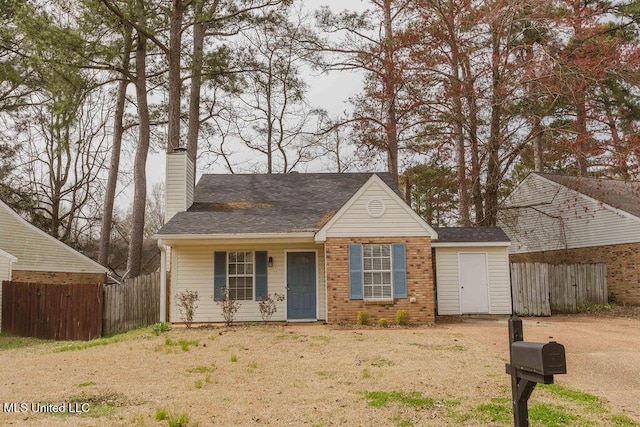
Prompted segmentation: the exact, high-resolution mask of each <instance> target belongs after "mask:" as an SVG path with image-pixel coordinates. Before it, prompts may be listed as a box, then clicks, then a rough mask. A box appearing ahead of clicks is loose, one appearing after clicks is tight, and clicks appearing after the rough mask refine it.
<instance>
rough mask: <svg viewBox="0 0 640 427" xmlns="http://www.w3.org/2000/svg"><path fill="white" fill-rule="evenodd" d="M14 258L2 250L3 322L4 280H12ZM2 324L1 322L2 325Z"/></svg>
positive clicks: (0, 319)
mask: <svg viewBox="0 0 640 427" xmlns="http://www.w3.org/2000/svg"><path fill="white" fill-rule="evenodd" d="M12 263H13V259H12V258H10V256H9V255H8V254H5V253H4V252H3V251H0V322H2V281H3V280H11V264H12ZM1 326H2V325H1V324H0V327H1Z"/></svg>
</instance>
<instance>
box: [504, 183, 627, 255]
mask: <svg viewBox="0 0 640 427" xmlns="http://www.w3.org/2000/svg"><path fill="white" fill-rule="evenodd" d="M505 206H507V207H511V208H510V209H504V210H503V211H502V212H501V213H500V218H499V225H500V226H501V227H502V228H503V229H504V231H505V232H506V233H507V235H508V236H509V237H510V238H511V248H510V252H513V253H523V252H538V251H542V250H557V249H567V248H583V247H593V246H603V245H615V244H622V243H635V242H640V221H639V220H638V219H636V218H634V217H630V216H629V215H627V214H623V213H621V212H618V211H616V210H614V209H611V208H609V207H606V206H604V205H602V204H601V203H599V202H597V201H595V200H593V199H591V198H588V197H586V196H584V195H582V194H580V193H578V192H576V191H573V190H570V189H568V188H566V187H564V186H561V185H558V184H556V183H553V182H551V181H549V180H547V179H545V178H543V177H540V176H538V175H535V174H531V175H529V176H528V177H527V178H526V179H525V180H524V181H523V182H522V183H521V184H520V185H519V186H518V188H516V190H514V192H513V193H512V194H511V195H510V196H509V197H508V198H507V199H506V201H505Z"/></svg>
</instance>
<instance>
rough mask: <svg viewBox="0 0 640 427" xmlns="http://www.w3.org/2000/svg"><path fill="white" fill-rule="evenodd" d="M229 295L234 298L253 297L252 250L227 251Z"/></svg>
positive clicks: (247, 298) (249, 298)
mask: <svg viewBox="0 0 640 427" xmlns="http://www.w3.org/2000/svg"><path fill="white" fill-rule="evenodd" d="M228 265H229V270H228V273H229V296H230V297H231V298H232V299H235V300H252V299H253V271H254V268H253V267H254V263H253V252H229V263H228Z"/></svg>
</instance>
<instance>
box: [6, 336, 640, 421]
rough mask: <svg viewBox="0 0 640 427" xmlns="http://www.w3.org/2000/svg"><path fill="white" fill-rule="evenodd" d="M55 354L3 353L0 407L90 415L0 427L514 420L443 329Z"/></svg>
mask: <svg viewBox="0 0 640 427" xmlns="http://www.w3.org/2000/svg"><path fill="white" fill-rule="evenodd" d="M505 333H506V332H505ZM525 333H526V331H525ZM60 346H61V344H59V343H48V344H46V345H42V344H39V345H37V346H35V347H26V348H19V349H13V350H4V351H3V352H2V353H0V376H1V378H2V387H1V388H0V400H2V401H3V402H51V403H54V402H68V401H74V402H79V401H80V400H82V397H83V396H85V397H87V400H88V401H90V402H91V403H92V404H94V405H95V406H93V407H92V409H91V410H90V411H89V412H88V413H87V414H85V415H68V414H67V415H51V414H42V413H30V412H26V413H17V414H10V413H5V412H0V424H2V425H5V424H8V423H14V424H19V425H126V426H128V425H138V426H139V425H147V426H156V425H169V421H168V420H169V419H174V420H179V419H181V420H182V421H184V423H185V424H187V425H201V426H209V425H224V426H226V425H247V426H248V425H271V426H282V425H295V426H301V425H308V426H337V425H363V426H370V425H376V426H385V425H389V426H411V425H416V426H422V425H434V426H435V425H437V426H454V425H469V426H474V425H478V426H479V425H488V424H489V425H509V424H510V420H511V418H510V417H511V415H510V412H509V410H510V407H509V406H510V405H509V398H510V388H509V377H508V376H507V375H506V374H505V370H504V363H505V360H504V359H503V358H502V353H501V352H496V351H495V349H494V348H492V346H491V345H490V344H482V343H481V342H480V341H479V340H477V339H476V338H473V337H471V336H469V335H467V334H465V333H463V332H460V331H459V330H456V328H452V327H451V326H449V325H447V326H436V327H420V328H406V329H399V328H390V329H382V328H363V329H357V328H332V327H329V326H320V325H314V326H310V325H295V326H286V325H278V326H272V325H268V326H236V327H233V328H199V329H192V330H187V329H174V330H172V331H170V332H166V333H163V334H161V335H160V336H155V335H154V334H153V333H152V332H151V330H150V329H146V330H141V331H137V332H136V333H133V334H128V335H127V338H126V339H124V340H121V341H118V342H114V343H113V344H109V345H106V346H97V347H88V348H83V349H79V350H76V351H66V352H58V351H55V350H56V348H59V347H60ZM536 404H540V405H551V406H550V408H551V409H549V408H547V407H542V406H541V408H542V409H544V410H545V411H546V412H551V413H553V411H554V409H553V408H554V407H557V406H559V407H560V409H558V411H560V412H562V411H565V412H567V413H568V414H571V415H575V416H576V417H577V418H574V419H569V420H568V421H567V422H566V423H563V424H558V425H585V423H586V422H592V423H593V424H592V425H605V426H606V425H610V426H614V425H634V424H620V423H617V422H615V420H614V419H613V418H612V417H613V416H615V414H617V415H618V416H622V415H621V414H619V413H616V412H615V410H614V409H612V408H610V407H609V406H607V405H604V404H603V405H600V404H598V406H597V407H595V409H594V406H593V405H591V406H589V405H585V404H583V403H581V402H580V401H576V400H574V399H571V398H568V397H564V396H560V395H559V394H557V393H554V392H553V391H549V390H542V389H541V390H536V392H535V393H534V398H532V401H531V403H530V406H535V405H536ZM553 405H555V406H553ZM556 409H557V408H556ZM172 417H173V418H172ZM621 419H622V420H623V421H625V422H626V421H630V420H631V419H627V418H626V417H624V416H622V418H621ZM532 425H535V424H532ZM538 425H549V424H538ZM636 425H637V424H636Z"/></svg>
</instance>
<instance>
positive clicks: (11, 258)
mask: <svg viewBox="0 0 640 427" xmlns="http://www.w3.org/2000/svg"><path fill="white" fill-rule="evenodd" d="M0 256H3V257H5V258H7V259H8V260H9V261H11V262H18V258H16V257H15V256H13V255H11V254H10V253H9V252H7V251H3V250H2V249H0Z"/></svg>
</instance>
